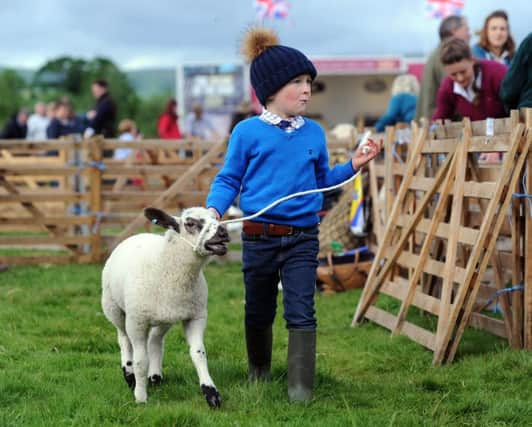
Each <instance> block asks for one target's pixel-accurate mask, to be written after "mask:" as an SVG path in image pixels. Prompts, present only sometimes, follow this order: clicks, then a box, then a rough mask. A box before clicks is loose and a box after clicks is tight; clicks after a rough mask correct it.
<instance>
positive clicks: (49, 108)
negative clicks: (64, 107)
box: [46, 101, 58, 124]
mask: <svg viewBox="0 0 532 427" xmlns="http://www.w3.org/2000/svg"><path fill="white" fill-rule="evenodd" d="M57 104H58V102H57V101H50V102H49V103H48V104H46V117H48V124H50V122H51V121H52V120H53V119H54V118H55V110H56V109H57Z"/></svg>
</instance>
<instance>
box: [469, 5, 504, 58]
mask: <svg viewBox="0 0 532 427" xmlns="http://www.w3.org/2000/svg"><path fill="white" fill-rule="evenodd" d="M472 51H473V56H474V57H476V58H479V59H488V60H490V61H497V62H500V63H501V64H504V65H506V66H507V67H508V66H509V65H510V63H511V62H512V58H513V56H514V53H515V42H514V39H513V37H512V35H511V34H510V24H509V23H508V15H507V14H506V12H505V11H504V10H496V11H495V12H492V13H491V14H489V15H488V17H487V18H486V20H485V21H484V26H483V27H482V30H481V31H480V40H479V42H478V43H477V44H476V45H474V46H473V49H472Z"/></svg>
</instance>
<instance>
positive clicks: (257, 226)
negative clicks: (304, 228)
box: [242, 221, 296, 236]
mask: <svg viewBox="0 0 532 427" xmlns="http://www.w3.org/2000/svg"><path fill="white" fill-rule="evenodd" d="M242 231H243V232H244V233H245V234H248V235H251V236H262V235H263V234H266V235H268V236H290V235H292V234H294V232H295V231H296V227H292V226H291V225H281V224H269V223H267V222H253V221H244V225H243V227H242Z"/></svg>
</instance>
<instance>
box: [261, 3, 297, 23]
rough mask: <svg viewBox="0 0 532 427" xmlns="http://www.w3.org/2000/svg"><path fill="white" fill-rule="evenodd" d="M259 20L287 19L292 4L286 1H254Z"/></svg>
mask: <svg viewBox="0 0 532 427" xmlns="http://www.w3.org/2000/svg"><path fill="white" fill-rule="evenodd" d="M253 3H254V7H255V11H256V16H257V20H259V21H264V20H265V19H285V18H286V17H287V16H288V10H289V9H290V4H289V3H288V1H286V0H254V2H253Z"/></svg>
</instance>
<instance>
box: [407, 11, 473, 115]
mask: <svg viewBox="0 0 532 427" xmlns="http://www.w3.org/2000/svg"><path fill="white" fill-rule="evenodd" d="M439 36H440V45H439V46H438V47H437V48H436V49H434V50H433V51H432V53H431V54H430V56H429V58H428V60H427V63H426V64H425V68H424V69H423V78H422V80H421V90H420V92H419V98H418V102H417V107H416V116H415V118H416V120H420V119H421V118H422V117H424V118H426V119H430V118H431V117H432V114H433V113H434V110H435V109H436V95H437V93H438V88H439V87H440V83H441V81H442V80H443V78H444V77H445V72H444V70H443V65H442V63H441V60H440V56H441V55H440V54H441V43H442V42H443V41H444V40H446V39H448V38H449V37H458V38H460V39H462V40H465V41H466V42H467V43H469V40H470V39H471V33H470V32H469V26H468V25H467V20H466V18H464V17H462V16H457V15H451V16H448V17H447V18H445V19H443V20H442V21H441V23H440V28H439Z"/></svg>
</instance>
